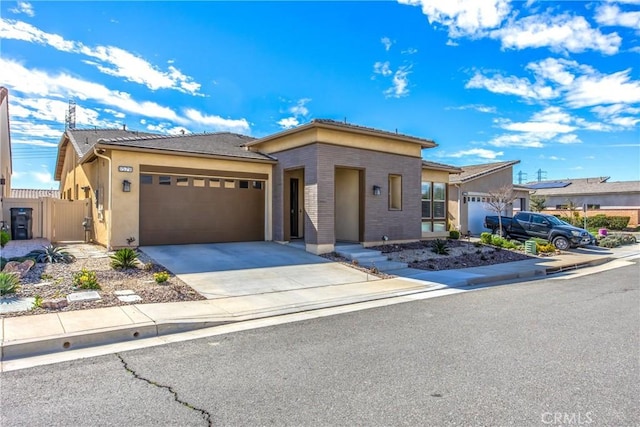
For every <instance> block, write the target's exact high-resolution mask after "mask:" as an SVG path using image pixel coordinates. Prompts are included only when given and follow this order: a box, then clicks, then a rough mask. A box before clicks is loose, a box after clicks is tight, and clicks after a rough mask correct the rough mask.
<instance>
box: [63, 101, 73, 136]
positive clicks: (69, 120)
mask: <svg viewBox="0 0 640 427" xmlns="http://www.w3.org/2000/svg"><path fill="white" fill-rule="evenodd" d="M64 128H65V130H67V129H75V128H76V101H74V100H72V99H70V100H69V110H68V111H67V114H65V116H64Z"/></svg>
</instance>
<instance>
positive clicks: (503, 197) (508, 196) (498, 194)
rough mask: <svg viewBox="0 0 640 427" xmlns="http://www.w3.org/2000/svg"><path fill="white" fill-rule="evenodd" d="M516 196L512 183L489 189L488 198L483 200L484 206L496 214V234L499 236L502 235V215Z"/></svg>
mask: <svg viewBox="0 0 640 427" xmlns="http://www.w3.org/2000/svg"><path fill="white" fill-rule="evenodd" d="M516 198H517V197H516V194H515V193H514V191H513V185H512V184H508V185H503V186H502V187H500V188H498V189H497V190H495V191H489V200H488V201H487V202H485V207H486V208H487V209H488V210H490V211H491V212H495V213H496V214H498V235H500V236H504V233H503V232H502V215H503V213H506V210H507V208H508V207H509V205H511V204H512V203H513V201H514V200H515V199H516Z"/></svg>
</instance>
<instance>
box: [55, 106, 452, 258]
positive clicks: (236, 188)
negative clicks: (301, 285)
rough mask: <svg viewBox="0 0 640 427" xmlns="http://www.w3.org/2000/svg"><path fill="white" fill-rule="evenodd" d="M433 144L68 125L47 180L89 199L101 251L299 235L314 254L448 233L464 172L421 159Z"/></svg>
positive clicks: (337, 129)
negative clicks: (451, 196) (452, 196)
mask: <svg viewBox="0 0 640 427" xmlns="http://www.w3.org/2000/svg"><path fill="white" fill-rule="evenodd" d="M433 147H436V144H435V142H433V141H432V140H429V139H425V138H419V137H414V136H409V135H404V134H400V133H397V132H388V131H383V130H378V129H373V128H368V127H363V126H357V125H354V124H348V123H343V122H338V121H333V120H320V119H316V120H313V121H311V122H309V123H307V124H304V125H301V126H298V127H296V128H293V129H289V130H285V131H282V132H279V133H276V134H273V135H269V136H266V137H263V138H253V137H249V136H245V135H239V134H233V133H228V132H218V133H202V134H186V135H178V136H170V135H157V134H150V133H145V132H136V131H132V130H126V129H68V130H66V131H65V132H64V134H63V135H62V137H61V139H60V143H59V148H58V157H57V161H56V170H55V179H56V180H58V181H60V191H61V194H62V198H64V199H67V200H84V199H90V200H91V203H90V204H88V206H90V208H89V209H88V212H86V217H87V221H85V224H86V225H87V231H88V233H89V235H90V236H91V237H90V239H91V240H92V241H94V242H97V243H99V244H102V245H104V246H106V247H108V248H118V247H124V246H127V245H129V244H132V245H134V246H138V245H140V246H142V245H160V244H187V243H205V242H234V241H252V240H254V241H255V240H273V241H283V242H286V241H293V240H298V241H303V242H304V245H305V247H306V249H307V250H308V251H310V252H313V253H317V254H320V253H327V252H331V251H333V250H334V246H335V244H336V242H356V243H362V244H363V245H364V246H370V245H376V244H381V243H383V242H387V243H392V242H406V241H415V240H418V239H421V238H430V237H444V236H447V235H448V231H447V218H448V214H447V204H446V200H447V193H448V183H449V174H451V173H456V172H460V169H458V168H455V167H452V166H447V165H442V164H439V163H433V162H423V160H422V154H423V153H422V151H423V150H425V149H429V148H433ZM443 189H444V193H443V191H442V190H443Z"/></svg>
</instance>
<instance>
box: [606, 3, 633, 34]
mask: <svg viewBox="0 0 640 427" xmlns="http://www.w3.org/2000/svg"><path fill="white" fill-rule="evenodd" d="M595 18H596V22H597V23H598V24H600V25H607V26H620V27H629V28H633V29H635V30H638V29H639V28H640V12H623V11H621V10H620V8H619V7H618V6H617V5H611V4H604V5H602V6H601V7H599V8H598V10H597V13H596V17H595Z"/></svg>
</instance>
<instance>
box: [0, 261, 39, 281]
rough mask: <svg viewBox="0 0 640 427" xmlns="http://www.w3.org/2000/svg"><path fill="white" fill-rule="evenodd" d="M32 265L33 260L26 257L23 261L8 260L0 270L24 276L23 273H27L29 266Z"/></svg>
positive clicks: (33, 263)
mask: <svg viewBox="0 0 640 427" xmlns="http://www.w3.org/2000/svg"><path fill="white" fill-rule="evenodd" d="M34 265H35V262H33V260H32V259H27V260H24V261H23V262H18V261H9V262H8V263H7V264H6V265H5V266H4V269H3V270H2V271H4V272H5V273H17V274H19V275H20V277H24V275H25V274H27V272H28V271H29V270H31V267H33V266H34Z"/></svg>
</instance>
